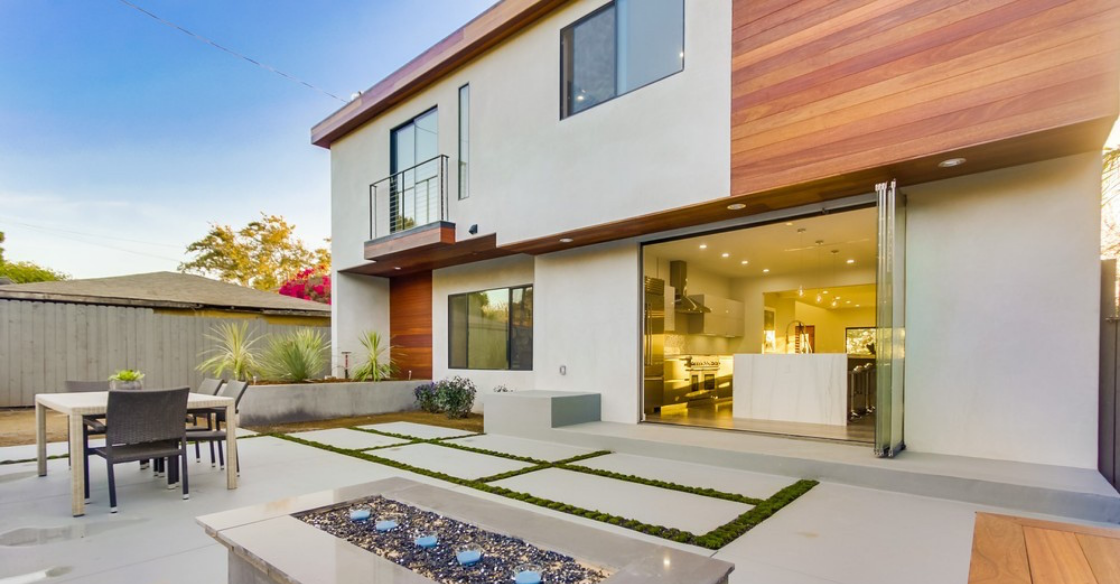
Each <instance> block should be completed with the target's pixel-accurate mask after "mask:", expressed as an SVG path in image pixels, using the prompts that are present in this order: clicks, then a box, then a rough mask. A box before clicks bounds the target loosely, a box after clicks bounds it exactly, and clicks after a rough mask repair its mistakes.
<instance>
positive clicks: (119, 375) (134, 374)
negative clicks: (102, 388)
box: [109, 369, 144, 389]
mask: <svg viewBox="0 0 1120 584" xmlns="http://www.w3.org/2000/svg"><path fill="white" fill-rule="evenodd" d="M143 381H144V374H143V373H140V372H139V371H137V370H135V369H121V370H120V371H117V372H116V373H114V374H112V375H110V376H109V388H110V389H143V388H144V384H143Z"/></svg>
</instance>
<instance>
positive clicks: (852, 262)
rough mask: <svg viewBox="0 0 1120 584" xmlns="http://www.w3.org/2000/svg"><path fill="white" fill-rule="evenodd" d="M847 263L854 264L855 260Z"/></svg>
mask: <svg viewBox="0 0 1120 584" xmlns="http://www.w3.org/2000/svg"><path fill="white" fill-rule="evenodd" d="M848 263H849V264H854V263H856V261H855V260H848Z"/></svg>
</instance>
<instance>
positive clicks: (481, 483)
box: [269, 428, 818, 550]
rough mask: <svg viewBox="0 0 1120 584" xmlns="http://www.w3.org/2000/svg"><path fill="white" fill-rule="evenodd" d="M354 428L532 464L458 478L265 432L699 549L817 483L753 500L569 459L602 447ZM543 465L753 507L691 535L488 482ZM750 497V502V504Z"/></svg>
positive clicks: (716, 544) (733, 535)
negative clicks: (555, 455) (560, 452)
mask: <svg viewBox="0 0 1120 584" xmlns="http://www.w3.org/2000/svg"><path fill="white" fill-rule="evenodd" d="M355 429H360V430H362V431H365V432H372V433H374V434H381V435H383V436H389V437H392V438H400V439H405V440H410V442H409V443H408V444H396V445H394V446H407V445H410V444H437V445H439V446H444V447H449V448H457V449H460V450H466V451H468V452H475V453H478V454H486V455H490V456H496V457H499V458H507V459H510V460H517V461H520V462H526V463H531V464H534V466H528V467H525V468H523V469H518V470H514V471H509V472H505V473H501V474H497V475H493V476H489V477H483V478H481V479H474V480H471V479H464V478H460V477H455V476H451V475H448V474H445V473H442V472H438V471H433V470H428V469H426V468H421V467H418V466H413V465H411V464H408V463H404V462H399V461H396V460H392V459H388V458H382V457H380V456H377V455H375V454H369V453H368V452H369V450H379V449H380V448H388V447H379V448H373V449H367V450H366V451H362V450H349V449H346V448H338V447H335V446H330V445H328V444H323V443H320V442H312V441H309V440H304V439H302V438H296V437H294V436H289V435H287V434H269V436H272V437H275V438H279V439H281V440H287V441H289V442H295V443H297V444H303V445H304V446H311V447H313V448H319V449H321V450H327V451H330V452H335V453H337V454H343V455H346V456H351V457H354V458H360V459H362V460H365V461H368V462H373V463H377V464H381V465H384V466H388V467H392V468H396V469H399V470H403V471H406V472H411V473H415V474H419V475H423V476H426V477H430V478H434V479H438V480H441V481H445V482H448V483H451V484H454V485H461V486H464V487H469V488H472V489H475V490H477V491H482V492H484V493H490V494H493V495H499V496H502V497H506V498H509V499H513V500H515V501H522V502H524V503H529V504H532V505H536V506H538V507H544V508H546V509H552V510H554V511H559V512H561V513H568V514H569V515H576V516H578V517H584V518H586V519H592V520H594V521H601V522H603V523H609V524H611V525H617V526H619V527H624V528H626V529H630V530H633V531H638V532H640V533H645V534H647V535H652V536H655V537H660V538H663V539H668V540H672V541H675V542H678V543H684V544H690V545H695V546H699V547H704V548H708V549H713V550H718V549H720V548H722V547H723V546H725V545H727V544H729V543H731V542H732V541H734V540H735V539H737V538H739V537H741V536H742V535H743V534H744V533H746V532H748V531H750V530H751V529H753V528H754V527H755V526H756V525H758V524H759V523H762V522H763V521H765V520H766V519H768V518H770V517H771V516H773V515H774V514H775V513H777V512H778V511H779V510H780V509H782V508H783V507H785V506H786V505H789V504H790V503H792V502H793V501H795V500H797V498H798V497H800V496H801V495H804V494H805V493H807V492H809V490H810V489H812V488H813V487H815V486H816V485H817V484H818V482H817V481H814V480H800V481H797V482H796V483H794V484H792V485H790V486H788V487H786V488H784V489H782V490H781V491H778V492H777V493H775V494H774V495H773V496H771V497H770V498H769V499H765V500H762V499H754V498H751V497H745V496H743V495H737V494H735V493H724V492H722V491H717V490H715V489H701V488H697V487H688V486H685V485H678V484H676V483H670V482H667V481H658V480H655V479H647V478H643V477H636V476H633V475H624V474H621V473H615V472H611V471H601V470H599V469H592V468H588V467H582V466H578V465H574V464H572V463H573V462H578V461H581V460H586V459H589V458H594V457H596V456H603V455H606V454H610V451H607V450H601V451H596V452H590V453H587V454H581V455H579V456H573V457H571V458H567V459H564V460H559V461H556V462H549V461H543V460H536V459H532V458H528V457H522V456H515V455H512V454H506V453H503V452H496V451H491V450H486V449H482V448H474V447H470V446H464V445H462V444H454V443H446V442H445V440H448V439H447V438H436V439H422V438H415V437H413V436H406V435H404V434H395V433H391V432H381V431H378V430H370V429H366V428H355ZM477 435H479V434H476V436H477ZM548 468H560V469H564V470H570V471H574V472H584V473H587V474H594V475H598V476H603V477H605V478H611V479H615V480H620V481H624V482H632V483H638V484H644V485H647V486H652V487H657V488H663V489H667V490H675V491H681V492H685V493H689V494H693V495H698V496H704V497H712V498H717V499H724V500H728V501H735V502H740V503H746V504H751V505H754V506H753V507H752V508H751V509H750V510H749V511H746V512H745V513H743V514H741V515H739V516H738V517H736V518H735V519H732V520H731V521H729V522H727V523H725V524H723V525H721V526H719V527H717V528H715V529H713V530H711V531H709V532H707V533H704V534H699V535H698V534H695V533H692V532H689V531H685V530H683V529H676V528H673V527H665V526H663V525H653V524H649V523H644V522H641V521H638V520H636V519H627V518H625V517H621V516H618V515H612V514H610V513H603V512H602V511H598V510H592V509H584V508H582V507H576V506H574V505H569V504H567V503H562V502H560V501H553V500H550V499H543V498H541V497H537V496H534V495H532V494H530V493H521V492H518V491H514V490H512V489H507V488H505V487H499V486H496V485H491V484H488V483H490V482H494V481H499V480H502V479H506V478H510V477H514V476H519V475H523V474H529V473H532V472H537V471H540V470H545V469H548ZM751 501H753V503H752V502H751Z"/></svg>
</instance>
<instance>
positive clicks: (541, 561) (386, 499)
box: [198, 478, 734, 584]
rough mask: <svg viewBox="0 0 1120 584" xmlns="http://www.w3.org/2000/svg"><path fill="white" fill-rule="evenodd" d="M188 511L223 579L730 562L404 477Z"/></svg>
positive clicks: (562, 573) (600, 574)
mask: <svg viewBox="0 0 1120 584" xmlns="http://www.w3.org/2000/svg"><path fill="white" fill-rule="evenodd" d="M198 522H199V524H200V525H202V527H203V528H205V530H206V533H207V534H209V535H210V536H211V537H213V538H214V539H216V540H218V541H219V542H221V543H222V544H223V545H224V546H226V547H227V548H228V549H229V582H230V584H268V583H278V584H320V583H322V584H328V583H330V584H350V583H355V584H356V583H359V582H360V583H362V584H368V583H371V582H373V583H376V582H385V583H390V582H391V583H393V584H411V583H417V584H431V583H432V582H440V583H442V584H510V583H513V582H515V576H517V577H518V581H521V580H520V577H521V576H526V575H527V576H528V577H530V578H531V577H532V575H533V574H535V573H539V574H540V575H541V577H542V578H541V580H540V581H541V583H542V584H553V583H555V584H585V583H586V584H599V583H603V584H636V583H639V582H646V583H657V584H725V583H726V582H727V577H728V574H730V573H731V571H732V570H733V569H734V565H733V564H731V563H728V562H724V561H722V560H715V559H712V558H709V557H707V556H703V555H699V554H694V553H690V552H687V551H682V550H680V549H676V548H671V547H666V546H662V545H657V544H654V543H648V542H646V541H641V540H638V539H634V538H630V537H627V536H624V535H618V534H615V533H610V532H607V531H603V530H600V529H595V528H593V527H588V526H584V525H580V524H578V523H575V522H572V521H566V520H563V519H558V518H555V517H552V516H549V515H544V514H541V513H534V512H531V511H527V510H523V509H518V508H515V507H511V506H509V505H506V504H502V503H499V502H494V501H490V500H487V499H482V498H479V497H475V496H471V495H469V494H466V493H462V492H458V491H451V490H448V489H444V488H440V487H436V486H433V485H428V484H424V483H418V482H415V481H411V480H408V479H403V478H391V479H385V480H381V481H377V482H373V483H366V484H363V485H354V486H350V487H345V488H341V489H336V490H333V491H323V492H319V493H313V494H310V495H303V496H300V497H293V498H289V499H282V500H279V501H274V502H272V503H266V504H264V505H256V506H251V507H244V508H241V509H235V510H232V511H226V512H222V513H215V514H212V515H205V516H202V517H199V518H198ZM386 527H389V529H384V528H386ZM469 548H477V549H479V550H481V552H482V553H481V556H482V557H481V559H476V558H474V557H473V556H471V557H469V559H471V560H474V561H472V562H470V563H469V564H465V563H463V562H461V561H458V560H463V559H464V558H467V557H468V556H470V554H468V553H467V552H465V551H464V550H468V549H469ZM526 566H529V567H526ZM530 570H534V571H535V572H530ZM525 581H532V580H525Z"/></svg>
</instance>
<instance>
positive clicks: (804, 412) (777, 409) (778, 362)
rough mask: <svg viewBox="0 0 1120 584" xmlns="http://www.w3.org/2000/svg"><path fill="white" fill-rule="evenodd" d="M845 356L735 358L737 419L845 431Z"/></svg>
mask: <svg viewBox="0 0 1120 584" xmlns="http://www.w3.org/2000/svg"><path fill="white" fill-rule="evenodd" d="M847 371H848V356H847V355H845V354H843V353H817V354H812V353H810V354H790V355H785V354H763V355H760V354H737V355H735V373H734V387H735V392H734V402H733V403H734V406H733V410H732V411H733V412H734V414H733V416H734V417H735V418H746V419H752V420H778V421H784V422H805V423H811V424H829V425H836V426H843V425H845V424H847V421H848V406H847V403H848V378H847V375H848V374H847Z"/></svg>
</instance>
